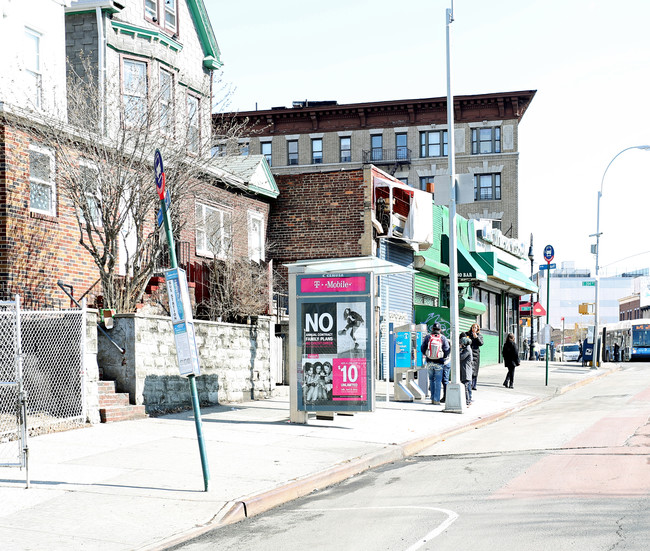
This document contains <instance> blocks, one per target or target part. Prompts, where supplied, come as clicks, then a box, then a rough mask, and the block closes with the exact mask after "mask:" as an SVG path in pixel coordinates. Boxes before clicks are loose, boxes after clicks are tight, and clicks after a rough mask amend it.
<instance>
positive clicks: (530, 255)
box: [528, 233, 535, 362]
mask: <svg viewBox="0 0 650 551" xmlns="http://www.w3.org/2000/svg"><path fill="white" fill-rule="evenodd" d="M528 259H529V260H530V281H531V282H532V281H533V262H534V261H535V257H534V256H533V234H532V233H531V234H530V248H529V249H528ZM534 300H535V294H534V293H533V292H532V291H531V292H530V346H529V347H528V359H529V360H530V361H531V362H532V361H533V360H534V359H535V354H534V353H533V343H534V342H535V341H534V333H535V317H534V310H533V301H534Z"/></svg>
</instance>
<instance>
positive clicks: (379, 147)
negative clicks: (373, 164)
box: [370, 134, 384, 161]
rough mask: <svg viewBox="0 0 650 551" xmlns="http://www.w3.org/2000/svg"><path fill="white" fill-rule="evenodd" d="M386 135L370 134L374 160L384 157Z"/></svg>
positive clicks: (371, 152)
mask: <svg viewBox="0 0 650 551" xmlns="http://www.w3.org/2000/svg"><path fill="white" fill-rule="evenodd" d="M383 144H384V137H383V136H382V135H381V134H375V135H374V136H370V150H371V151H370V154H371V159H372V160H373V161H381V160H382V159H383V158H384V149H383V147H384V145H383Z"/></svg>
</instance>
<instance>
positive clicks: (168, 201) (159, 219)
mask: <svg viewBox="0 0 650 551" xmlns="http://www.w3.org/2000/svg"><path fill="white" fill-rule="evenodd" d="M171 204H172V200H171V197H170V196H169V191H168V190H165V207H167V210H169V207H171ZM163 218H164V216H163V211H162V209H158V213H157V214H156V220H157V222H158V227H160V226H162V223H163Z"/></svg>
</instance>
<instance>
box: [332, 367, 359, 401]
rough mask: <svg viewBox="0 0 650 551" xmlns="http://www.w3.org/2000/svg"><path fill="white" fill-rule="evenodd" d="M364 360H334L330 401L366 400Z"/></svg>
mask: <svg viewBox="0 0 650 551" xmlns="http://www.w3.org/2000/svg"><path fill="white" fill-rule="evenodd" d="M366 382H367V380H366V359H365V358H334V373H333V380H332V385H333V388H332V400H334V401H343V400H366V398H367V395H366Z"/></svg>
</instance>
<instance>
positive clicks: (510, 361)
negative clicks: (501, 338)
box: [501, 333, 520, 388]
mask: <svg viewBox="0 0 650 551" xmlns="http://www.w3.org/2000/svg"><path fill="white" fill-rule="evenodd" d="M501 354H502V355H503V363H504V364H505V366H506V368H507V369H508V374H507V375H506V380H505V381H503V386H505V387H506V388H514V382H515V367H517V366H518V365H519V364H520V360H519V350H517V344H516V343H515V336H514V335H513V334H512V333H508V336H507V337H506V342H505V343H504V344H503V349H502V350H501Z"/></svg>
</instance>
